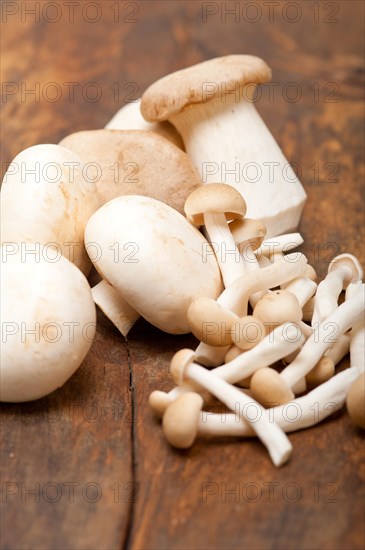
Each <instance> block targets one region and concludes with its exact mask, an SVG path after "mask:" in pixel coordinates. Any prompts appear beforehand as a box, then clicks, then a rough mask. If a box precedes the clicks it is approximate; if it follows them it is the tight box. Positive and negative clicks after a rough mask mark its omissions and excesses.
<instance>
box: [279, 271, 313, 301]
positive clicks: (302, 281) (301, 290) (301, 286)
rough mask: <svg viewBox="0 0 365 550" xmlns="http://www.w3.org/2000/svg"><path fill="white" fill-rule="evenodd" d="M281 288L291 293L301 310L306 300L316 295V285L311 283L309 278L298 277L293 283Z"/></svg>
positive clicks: (290, 282)
mask: <svg viewBox="0 0 365 550" xmlns="http://www.w3.org/2000/svg"><path fill="white" fill-rule="evenodd" d="M281 288H282V289H284V290H289V292H292V294H294V296H296V297H297V298H298V302H299V303H300V306H301V307H302V308H303V306H304V305H305V304H306V303H307V302H308V300H310V298H312V296H314V294H315V293H316V290H317V283H315V282H314V281H312V280H311V279H310V278H309V277H298V278H296V279H294V280H293V281H289V282H288V283H284V284H282V285H281Z"/></svg>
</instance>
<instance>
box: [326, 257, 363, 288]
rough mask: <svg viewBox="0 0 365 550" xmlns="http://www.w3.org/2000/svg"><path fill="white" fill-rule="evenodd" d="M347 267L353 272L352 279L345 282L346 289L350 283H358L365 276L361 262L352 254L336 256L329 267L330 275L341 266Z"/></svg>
mask: <svg viewBox="0 0 365 550" xmlns="http://www.w3.org/2000/svg"><path fill="white" fill-rule="evenodd" d="M340 265H341V266H345V267H348V268H349V269H350V270H351V273H352V275H351V277H349V278H347V279H346V280H345V281H344V285H343V287H344V289H345V288H346V287H347V286H348V285H349V284H350V283H356V282H357V281H360V279H362V276H363V271H362V267H361V265H360V262H359V260H358V259H357V258H356V257H355V256H353V255H352V254H339V256H336V258H334V259H333V260H332V262H331V263H330V265H329V266H328V273H330V272H331V271H333V270H334V269H336V268H337V267H339V266H340Z"/></svg>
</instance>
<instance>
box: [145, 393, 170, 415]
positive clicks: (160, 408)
mask: <svg viewBox="0 0 365 550" xmlns="http://www.w3.org/2000/svg"><path fill="white" fill-rule="evenodd" d="M148 404H149V406H150V407H151V409H152V410H153V412H154V413H155V414H156V415H157V416H158V417H160V418H162V416H163V414H164V412H165V411H166V409H167V407H168V406H169V405H171V399H170V398H169V396H168V394H167V393H166V392H164V391H160V390H155V391H153V392H152V393H150V395H149V398H148Z"/></svg>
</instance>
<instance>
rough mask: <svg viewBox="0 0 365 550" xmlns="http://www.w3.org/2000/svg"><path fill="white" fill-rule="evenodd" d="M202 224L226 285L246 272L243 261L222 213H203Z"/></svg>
mask: <svg viewBox="0 0 365 550" xmlns="http://www.w3.org/2000/svg"><path fill="white" fill-rule="evenodd" d="M204 225H205V229H206V232H207V234H208V237H209V241H210V243H211V245H212V248H213V250H214V252H215V255H216V258H217V262H218V264H219V268H220V270H221V273H222V278H223V283H224V286H225V287H227V286H229V285H230V284H231V283H233V282H234V281H235V280H236V279H238V278H239V277H241V276H242V275H244V274H245V273H246V269H245V262H244V259H243V257H242V256H241V254H240V253H239V250H238V248H237V245H236V243H235V241H234V238H233V235H232V233H231V231H230V229H229V226H228V223H227V220H226V216H225V215H224V214H218V213H217V214H211V213H205V214H204Z"/></svg>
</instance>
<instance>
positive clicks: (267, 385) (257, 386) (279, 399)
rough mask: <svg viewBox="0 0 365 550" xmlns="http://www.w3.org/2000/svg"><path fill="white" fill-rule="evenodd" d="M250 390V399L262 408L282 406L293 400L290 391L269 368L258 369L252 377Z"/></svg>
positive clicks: (292, 394) (277, 374)
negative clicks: (254, 400)
mask: <svg viewBox="0 0 365 550" xmlns="http://www.w3.org/2000/svg"><path fill="white" fill-rule="evenodd" d="M250 390H251V392H252V397H253V398H254V399H256V401H258V402H259V403H261V405H263V406H264V407H274V406H277V405H284V404H285V403H288V402H289V401H291V400H292V399H294V393H293V392H292V390H291V389H290V388H289V386H288V385H287V384H286V383H285V381H284V380H283V379H282V378H281V376H280V374H279V373H278V372H277V371H276V370H274V369H271V368H270V367H265V368H263V369H259V370H257V371H256V372H255V373H254V374H253V375H252V378H251V385H250Z"/></svg>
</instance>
